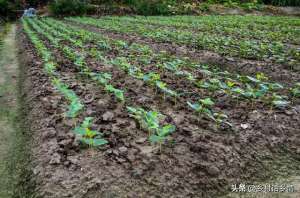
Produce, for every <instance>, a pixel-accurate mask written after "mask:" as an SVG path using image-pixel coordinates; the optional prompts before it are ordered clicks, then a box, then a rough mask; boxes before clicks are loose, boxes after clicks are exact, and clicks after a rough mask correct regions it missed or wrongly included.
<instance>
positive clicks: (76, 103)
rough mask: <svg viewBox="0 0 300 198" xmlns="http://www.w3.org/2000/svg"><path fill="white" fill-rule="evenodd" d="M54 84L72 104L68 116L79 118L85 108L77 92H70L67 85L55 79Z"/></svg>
mask: <svg viewBox="0 0 300 198" xmlns="http://www.w3.org/2000/svg"><path fill="white" fill-rule="evenodd" d="M52 84H53V85H54V86H55V88H57V89H58V90H59V91H60V92H61V93H62V94H63V95H64V96H65V97H66V98H67V99H68V100H69V101H70V102H71V103H70V105H69V110H68V112H67V113H66V116H67V117H69V118H75V117H77V115H78V113H79V112H80V111H81V110H82V109H83V107H84V106H83V105H82V104H81V102H80V100H79V98H78V97H77V95H76V94H75V92H74V91H72V90H70V89H69V88H68V86H67V85H65V84H63V83H62V82H61V81H60V80H59V79H57V78H53V80H52Z"/></svg>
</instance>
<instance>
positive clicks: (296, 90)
mask: <svg viewBox="0 0 300 198" xmlns="http://www.w3.org/2000/svg"><path fill="white" fill-rule="evenodd" d="M290 91H291V94H292V97H293V98H294V97H300V83H296V84H295V86H294V87H293V88H291V89H290Z"/></svg>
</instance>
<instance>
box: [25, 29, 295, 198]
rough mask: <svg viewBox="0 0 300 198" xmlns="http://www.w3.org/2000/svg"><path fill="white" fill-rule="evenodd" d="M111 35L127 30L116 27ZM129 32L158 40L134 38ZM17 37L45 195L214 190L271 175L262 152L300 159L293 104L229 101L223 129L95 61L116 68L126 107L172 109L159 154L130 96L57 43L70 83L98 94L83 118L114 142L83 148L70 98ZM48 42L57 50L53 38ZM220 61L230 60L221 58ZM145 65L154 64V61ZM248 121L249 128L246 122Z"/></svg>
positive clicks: (200, 193) (208, 193) (206, 193)
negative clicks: (95, 77) (113, 91)
mask: <svg viewBox="0 0 300 198" xmlns="http://www.w3.org/2000/svg"><path fill="white" fill-rule="evenodd" d="M109 36H116V37H117V36H120V35H119V34H113V33H111V34H109ZM122 38H126V39H128V40H134V39H135V40H138V41H139V42H146V43H147V44H149V43H153V41H149V40H143V39H140V38H137V37H135V38H130V37H128V36H124V37H122ZM20 39H21V42H22V43H24V46H25V48H24V51H25V52H26V55H27V60H28V62H27V75H28V78H27V80H26V82H25V84H26V90H27V91H28V92H27V95H26V97H27V98H28V101H29V103H28V105H29V108H30V113H29V114H30V117H29V119H30V120H31V121H32V123H31V127H32V132H33V134H34V135H33V138H34V145H33V156H34V162H33V165H34V170H33V172H34V173H35V178H36V179H37V183H38V184H39V185H38V193H39V194H40V195H41V196H43V197H61V198H62V197H76V198H77V197H78V198H79V197H91V198H96V197H101V198H103V197H130V198H131V197H216V196H217V195H220V194H222V193H225V192H226V190H228V188H229V187H230V185H231V184H233V183H240V182H242V181H246V180H248V181H252V180H254V178H256V179H265V178H268V177H270V174H271V173H270V171H269V169H270V167H267V166H265V163H264V160H265V159H271V160H272V159H274V158H276V156H281V155H288V156H291V159H292V161H293V162H294V163H290V164H288V166H289V167H290V168H291V169H295V168H296V167H297V165H298V163H299V159H300V158H299V157H300V150H299V145H300V139H299V138H300V137H299V128H300V116H299V114H300V105H299V104H295V105H294V106H293V107H292V108H290V109H287V110H272V111H271V110H269V109H263V108H261V106H257V107H256V108H255V109H249V106H248V104H240V105H239V106H234V107H233V106H232V104H230V103H229V104H225V105H223V106H222V109H223V110H225V111H226V112H227V113H228V114H229V117H230V119H232V122H233V124H234V126H235V127H234V128H233V129H226V128H218V127H216V126H215V125H214V124H213V123H211V122H209V121H207V120H205V119H201V120H200V122H198V121H197V119H196V118H195V116H193V115H192V113H191V112H190V111H189V110H187V109H184V108H183V103H181V102H180V103H179V104H178V105H177V106H174V104H173V102H172V101H171V100H165V101H164V100H163V99H162V97H161V95H160V94H155V92H154V89H153V88H151V87H149V86H148V85H146V84H144V83H142V82H141V81H138V80H136V79H133V78H131V77H128V75H126V74H125V73H124V72H123V71H121V70H119V69H117V68H115V67H111V66H107V65H103V64H101V63H99V62H95V61H94V60H92V59H89V60H88V61H89V62H88V63H90V64H89V65H91V66H92V68H93V69H94V70H95V71H109V72H112V74H113V79H112V82H113V85H115V86H116V87H118V88H122V89H125V90H126V95H125V96H126V98H128V101H127V102H126V105H141V106H146V107H152V108H155V109H157V110H159V111H160V112H162V113H163V114H165V115H167V117H166V121H168V122H169V123H173V124H175V125H176V127H177V131H176V132H175V133H174V134H172V136H171V140H170V141H168V142H169V143H167V144H166V145H164V146H163V150H162V152H161V153H160V152H159V151H158V149H157V148H156V147H153V146H151V145H150V144H149V142H148V141H147V132H144V131H142V130H140V129H139V127H138V125H137V123H136V122H135V121H134V120H133V119H131V118H129V117H128V114H127V113H126V111H125V104H121V103H118V102H116V100H115V99H114V98H113V97H112V96H110V95H108V94H106V93H105V92H104V91H103V89H102V88H101V87H99V86H97V85H95V84H94V83H92V82H91V81H90V80H88V79H85V78H84V77H81V76H79V74H78V71H77V70H76V69H75V66H74V65H73V64H72V63H71V62H70V61H68V60H66V59H65V58H64V57H63V56H62V54H61V52H60V51H58V50H54V54H55V57H56V59H57V61H58V63H59V65H60V68H59V72H60V74H61V76H62V77H63V80H64V82H66V83H67V84H68V85H70V87H71V88H72V89H73V90H74V91H76V93H77V95H79V96H80V98H81V99H83V100H84V99H85V98H86V97H87V95H89V96H90V95H93V97H94V100H92V101H89V102H86V104H85V106H86V110H85V112H84V113H83V114H82V116H87V115H89V116H93V117H95V118H97V120H96V121H95V123H94V126H93V128H95V129H98V130H100V131H103V132H104V134H105V138H106V139H107V140H108V141H109V145H107V146H105V147H103V148H101V149H82V148H81V149H80V147H79V145H78V144H77V143H76V141H75V140H74V135H73V132H72V131H71V129H72V125H73V124H74V123H72V122H70V121H66V120H63V117H62V114H61V113H62V112H63V111H64V100H63V98H62V97H61V96H60V95H59V94H58V93H57V92H56V91H55V90H54V89H53V87H52V86H51V84H50V82H49V78H48V77H47V76H46V75H45V74H44V72H43V69H42V62H41V60H40V59H39V58H38V57H37V55H36V52H35V51H34V48H33V46H32V45H31V44H30V43H29V42H28V39H27V38H26V36H25V35H24V34H23V33H21V34H20ZM46 43H47V42H46ZM47 45H48V46H49V48H51V46H50V45H49V43H47ZM151 47H153V48H154V49H159V50H161V49H164V48H165V49H171V47H172V45H169V44H158V43H153V44H151ZM173 47H174V46H173ZM177 50H178V49H177ZM185 50H187V49H185ZM172 51H173V52H175V50H172ZM178 51H181V50H178ZM179 55H183V54H182V53H179ZM185 55H190V56H191V57H195V56H199V55H200V54H197V53H196V54H195V52H192V53H186V54H185ZM202 55H203V54H202ZM110 56H112V57H113V56H114V54H110ZM211 58H212V57H211ZM221 60H223V61H225V59H224V58H222V57H221ZM227 63H228V62H227ZM253 65H255V64H253ZM228 68H229V67H228ZM232 69H233V68H232ZM235 69H237V68H235ZM145 70H146V71H150V68H145ZM264 70H266V73H267V74H272V77H274V79H277V78H279V79H280V80H281V82H284V83H287V84H288V83H290V82H292V81H293V80H295V79H299V75H298V74H297V73H291V72H290V71H288V70H286V73H287V75H288V77H289V78H283V77H278V73H277V74H276V72H274V71H271V69H270V68H264ZM240 71H241V72H245V71H246V73H247V72H248V71H247V70H245V71H244V70H242V69H241V70H240ZM249 73H250V72H249ZM165 75H166V78H165V79H170V82H169V83H170V84H174V85H173V86H174V88H176V89H179V88H180V86H183V87H187V88H188V87H189V86H188V84H187V83H184V82H183V81H179V82H180V83H175V81H177V80H178V79H175V78H174V77H171V75H170V74H165ZM181 83H182V84H183V85H180V84H181ZM188 89H189V88H188ZM80 119H82V117H81V118H80ZM241 124H247V126H248V127H247V128H242V127H241ZM283 153H284V154H283Z"/></svg>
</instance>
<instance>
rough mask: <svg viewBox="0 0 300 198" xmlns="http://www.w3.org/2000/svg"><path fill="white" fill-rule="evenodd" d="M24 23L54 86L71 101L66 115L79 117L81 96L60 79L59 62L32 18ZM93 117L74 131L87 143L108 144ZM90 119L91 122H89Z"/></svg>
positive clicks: (26, 31) (88, 118)
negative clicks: (34, 27) (94, 126)
mask: <svg viewBox="0 0 300 198" xmlns="http://www.w3.org/2000/svg"><path fill="white" fill-rule="evenodd" d="M22 23H23V28H24V31H25V33H26V34H27V36H28V38H29V39H30V41H31V42H32V43H33V45H34V47H35V48H36V50H37V52H38V54H39V56H40V57H41V59H42V60H43V65H44V70H45V72H46V73H47V74H48V76H49V78H50V79H51V82H52V85H53V87H55V88H56V89H57V90H58V91H59V92H60V93H61V94H62V95H63V96H64V97H65V99H66V100H67V101H69V105H68V109H69V110H68V111H67V112H66V114H65V116H66V117H67V118H70V119H72V118H76V117H78V115H79V113H80V111H82V110H83V108H84V106H83V105H82V103H81V101H80V99H79V97H78V96H77V95H76V94H75V92H74V91H72V90H71V89H69V88H68V86H67V85H66V84H65V83H63V82H62V81H61V80H60V79H59V75H58V73H57V72H56V71H55V70H56V67H57V63H56V62H55V61H54V57H53V55H52V53H51V52H50V51H49V50H48V49H47V47H46V46H45V44H44V43H43V42H42V41H41V40H40V39H39V37H38V35H37V34H36V33H35V32H34V31H32V30H31V29H30V27H29V23H30V20H27V19H23V20H22ZM92 119H93V118H91V117H87V118H85V121H84V122H83V123H82V124H80V126H79V127H76V128H75V129H74V132H75V133H76V134H77V135H79V136H80V140H81V141H82V142H83V143H86V144H88V145H91V146H100V145H103V144H107V143H108V142H107V141H106V140H105V139H103V138H102V136H101V135H102V134H101V133H100V132H98V131H93V130H91V129H90V122H91V120H92ZM88 121H89V123H88V124H87V122H88Z"/></svg>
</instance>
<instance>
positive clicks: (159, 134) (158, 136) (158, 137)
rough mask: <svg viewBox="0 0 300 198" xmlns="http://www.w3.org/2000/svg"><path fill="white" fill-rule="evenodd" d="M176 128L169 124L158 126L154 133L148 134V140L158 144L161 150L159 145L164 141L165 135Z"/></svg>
mask: <svg viewBox="0 0 300 198" xmlns="http://www.w3.org/2000/svg"><path fill="white" fill-rule="evenodd" d="M175 130H176V127H175V126H174V125H171V124H167V125H165V126H163V127H160V128H158V130H156V133H155V134H152V135H151V136H150V138H149V139H150V142H151V143H153V144H156V143H158V144H159V150H160V151H161V145H162V144H163V143H164V142H165V140H166V139H167V137H168V136H169V135H170V134H171V133H173V132H174V131H175Z"/></svg>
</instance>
